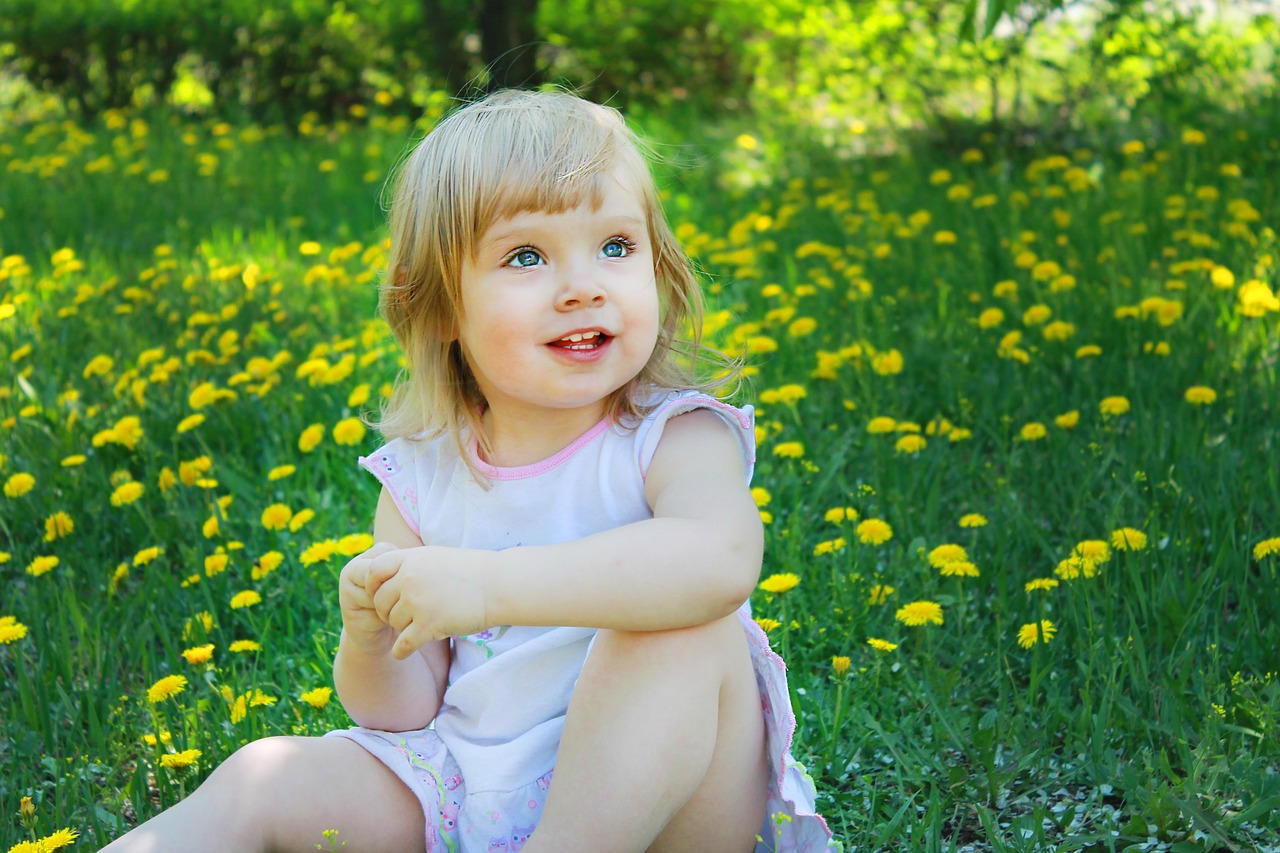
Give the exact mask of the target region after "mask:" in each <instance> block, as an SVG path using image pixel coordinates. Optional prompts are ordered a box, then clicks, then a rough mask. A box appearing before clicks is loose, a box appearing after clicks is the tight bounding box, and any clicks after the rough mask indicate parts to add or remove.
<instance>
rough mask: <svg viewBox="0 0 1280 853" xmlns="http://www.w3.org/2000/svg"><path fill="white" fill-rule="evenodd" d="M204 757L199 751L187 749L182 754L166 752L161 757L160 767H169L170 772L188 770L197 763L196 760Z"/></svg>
mask: <svg viewBox="0 0 1280 853" xmlns="http://www.w3.org/2000/svg"><path fill="white" fill-rule="evenodd" d="M201 755H203V753H202V752H200V750H198V749H186V750H183V751H182V752H166V753H165V754H164V755H162V756H160V766H161V767H167V768H169V769H170V770H186V769H187V768H188V767H190V766H191V765H193V764H195V763H196V759H197V758H199V757H200V756H201Z"/></svg>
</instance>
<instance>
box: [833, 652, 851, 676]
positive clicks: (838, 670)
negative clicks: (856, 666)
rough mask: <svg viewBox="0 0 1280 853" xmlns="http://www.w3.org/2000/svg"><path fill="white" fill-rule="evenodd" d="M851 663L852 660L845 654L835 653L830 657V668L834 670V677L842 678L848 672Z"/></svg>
mask: <svg viewBox="0 0 1280 853" xmlns="http://www.w3.org/2000/svg"><path fill="white" fill-rule="evenodd" d="M852 665H853V661H852V660H850V659H849V658H848V657H847V656H845V655H836V656H834V657H832V658H831V669H832V670H833V671H834V672H835V674H836V678H842V677H844V676H846V675H848V674H849V667H850V666H852Z"/></svg>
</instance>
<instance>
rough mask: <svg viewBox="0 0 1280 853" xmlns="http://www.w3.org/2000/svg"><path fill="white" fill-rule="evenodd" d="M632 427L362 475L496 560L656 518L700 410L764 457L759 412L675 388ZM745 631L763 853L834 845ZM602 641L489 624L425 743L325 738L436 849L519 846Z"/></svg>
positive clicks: (385, 464) (413, 448)
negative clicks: (402, 805)
mask: <svg viewBox="0 0 1280 853" xmlns="http://www.w3.org/2000/svg"><path fill="white" fill-rule="evenodd" d="M658 401H659V405H658V406H657V408H655V409H654V410H653V412H652V413H651V414H650V415H649V416H648V417H646V418H645V419H644V420H643V421H641V422H640V423H639V424H633V425H631V426H630V427H624V426H619V425H615V424H611V423H610V422H609V421H607V420H602V421H601V422H600V423H598V424H596V425H595V426H594V427H592V428H591V429H590V430H588V431H587V432H585V433H583V434H582V435H581V436H579V437H578V438H577V439H576V440H575V441H574V442H573V443H572V444H570V445H569V446H568V447H566V448H564V449H563V450H561V451H560V452H559V453H556V454H555V455H554V456H552V457H550V458H548V459H545V460H543V461H542V462H538V463H535V464H533V465H527V466H522V467H518V468H499V467H495V466H492V465H488V464H487V463H485V462H483V461H481V460H479V459H478V458H477V457H475V456H474V445H473V446H472V448H471V450H470V452H471V453H472V455H473V459H472V463H473V464H474V465H475V466H476V468H477V469H478V470H480V471H481V472H482V473H483V474H484V475H485V476H486V477H487V478H488V479H489V481H490V482H489V484H488V488H486V487H485V486H483V485H481V484H480V483H478V482H476V480H475V478H474V477H473V475H472V474H471V471H470V469H468V467H467V465H466V463H465V462H464V461H463V460H462V459H461V458H460V457H459V456H458V453H457V450H456V447H455V443H454V442H453V440H452V439H451V438H449V437H447V436H445V437H441V438H436V439H432V440H427V441H419V440H406V439H396V440H393V441H391V442H389V443H387V444H386V445H384V446H383V447H381V448H379V449H378V450H377V451H375V452H374V453H373V454H371V455H370V456H368V457H362V458H361V459H360V464H361V465H362V466H363V467H364V468H366V469H367V470H369V471H370V472H371V473H373V474H374V475H375V476H376V477H377V478H378V479H379V480H380V481H381V482H382V484H383V486H385V487H386V489H387V491H388V493H389V494H390V495H391V497H392V498H393V500H394V501H395V503H396V506H397V507H398V508H399V510H400V512H401V514H402V515H403V516H404V519H405V521H406V522H407V523H408V524H409V526H410V527H411V528H412V529H413V530H414V532H415V533H417V534H418V535H419V536H420V537H421V538H422V541H423V542H425V543H429V544H432V545H446V546H453V547H461V548H481V549H487V550H501V549H504V548H512V547H516V546H519V545H546V544H555V543H559V542H566V541H572V540H575V539H580V538H582V537H584V536H589V535H591V534H593V533H598V532H600V531H603V530H608V529H611V528H614V527H618V526H620V525H624V524H629V523H632V522H635V521H640V520H643V519H646V518H650V517H651V516H652V513H651V512H650V510H649V505H648V502H647V501H646V499H645V492H644V476H645V472H646V471H647V469H648V466H649V463H650V461H651V460H652V459H653V455H654V451H655V450H656V449H657V445H658V440H659V439H660V438H661V435H662V430H663V427H664V426H665V424H666V423H667V421H668V420H669V419H670V418H671V417H673V416H675V415H678V414H683V413H684V412H688V411H691V410H693V409H698V408H706V409H709V410H711V411H714V412H716V413H718V414H720V415H721V416H722V417H723V418H724V419H725V421H726V422H727V423H728V424H729V425H730V426H731V427H732V428H733V432H734V434H735V435H736V436H737V438H738V439H739V442H740V443H741V446H742V451H743V461H744V465H745V469H746V475H747V477H748V479H749V478H750V476H751V469H752V466H753V464H754V462H755V431H754V426H753V420H752V417H753V416H752V411H751V408H750V407H746V408H745V409H737V408H734V407H733V406H729V405H727V404H725V403H722V402H720V401H718V400H715V399H714V398H711V397H708V396H705V395H702V394H697V393H695V392H689V391H685V392H673V393H671V394H667V395H663V396H661V397H659V398H658ZM739 616H740V619H741V621H742V625H743V629H744V630H745V631H746V633H747V640H748V646H749V647H750V650H751V658H752V661H753V663H754V665H755V670H756V680H757V682H758V684H759V686H760V694H761V705H762V708H763V713H764V715H765V725H766V731H767V739H768V752H769V758H770V763H771V767H772V771H773V772H772V773H771V777H772V778H771V781H770V785H769V798H768V814H767V816H766V818H767V819H766V821H765V827H764V829H763V830H762V836H763V838H764V841H763V842H762V843H761V845H760V847H759V850H762V851H763V850H775V851H788V853H791V851H794V853H809V851H827V850H836V849H839V845H838V844H837V843H835V842H833V841H832V840H831V833H830V832H829V830H828V829H827V825H826V823H825V822H824V821H823V820H822V818H821V817H819V816H818V815H817V814H816V813H815V810H814V788H813V782H812V780H810V778H809V777H808V775H807V774H805V772H804V768H803V767H802V766H800V765H799V764H798V763H797V762H796V761H795V760H794V759H793V758H792V757H791V752H790V747H791V737H792V734H793V733H794V730H795V716H794V714H793V713H792V710H791V702H790V697H789V694H788V692H787V686H786V668H785V667H784V666H783V663H782V660H781V659H780V658H779V657H778V656H777V655H776V654H774V653H773V652H772V651H771V650H770V648H769V641H768V640H767V639H766V637H765V635H764V632H763V631H762V630H761V629H760V627H759V626H758V625H757V624H756V623H755V622H754V621H753V620H752V619H751V617H750V614H749V611H748V609H747V606H746V605H744V606H743V608H742V610H740V611H739ZM594 636H595V630H594V629H589V628H538V627H527V626H518V625H495V626H493V627H492V628H490V629H488V630H486V631H482V632H480V633H478V634H472V635H470V636H466V637H454V638H452V639H451V643H450V644H451V647H452V663H451V665H450V668H449V678H448V686H447V687H446V689H445V693H444V697H443V703H442V705H441V708H440V712H439V714H438V715H437V716H436V719H435V721H434V722H433V723H432V724H431V726H429V727H428V728H426V729H423V730H421V731H416V732H383V731H377V730H373V729H364V728H352V729H347V730H342V731H334V732H330V733H329V736H337V737H347V738H350V739H352V740H354V741H355V742H356V743H359V744H360V745H361V746H363V747H364V748H365V749H367V750H368V751H369V752H370V753H372V754H373V755H374V756H376V757H377V758H378V759H379V760H381V761H382V762H383V763H384V764H386V765H387V766H388V767H389V768H391V770H392V771H394V772H395V773H396V775H397V776H399V777H400V779H401V780H403V781H404V783H405V784H406V785H408V786H409V788H410V789H412V790H413V791H414V793H415V794H416V795H417V797H418V799H419V800H420V801H421V803H422V808H423V812H424V814H425V816H426V846H427V850H428V851H431V853H435V851H450V853H458V852H459V851H461V853H473V851H486V853H488V852H489V851H501V853H508V851H518V850H520V849H521V848H522V847H523V846H524V844H525V842H526V841H528V839H529V836H530V835H531V834H532V832H533V830H534V828H535V827H536V826H537V823H538V819H539V818H540V817H541V815H542V807H543V804H544V803H545V801H546V795H547V790H548V789H549V788H550V786H551V780H552V774H553V770H554V767H555V759H556V751H557V749H558V748H559V744H560V734H561V731H562V729H563V727H564V717H565V712H566V711H567V709H568V706H569V697H570V695H571V694H572V692H573V687H574V683H575V682H576V680H577V677H578V673H579V672H580V671H581V670H582V665H583V662H584V661H585V660H586V657H587V653H588V651H589V647H590V643H591V640H592V638H593V637H594Z"/></svg>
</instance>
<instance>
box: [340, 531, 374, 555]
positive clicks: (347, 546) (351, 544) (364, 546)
mask: <svg viewBox="0 0 1280 853" xmlns="http://www.w3.org/2000/svg"><path fill="white" fill-rule="evenodd" d="M372 547H373V536H372V535H370V534H368V533H352V534H350V535H348V536H343V537H342V538H341V539H339V540H338V544H337V545H336V546H335V548H336V550H337V552H338V553H339V554H341V555H343V556H344V557H354V556H355V555H356V554H359V553H362V552H364V551H368V550H369V549H370V548H372Z"/></svg>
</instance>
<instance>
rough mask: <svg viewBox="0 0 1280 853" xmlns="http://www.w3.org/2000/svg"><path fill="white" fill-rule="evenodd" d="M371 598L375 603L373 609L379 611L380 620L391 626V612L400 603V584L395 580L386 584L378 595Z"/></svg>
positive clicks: (379, 590)
mask: <svg viewBox="0 0 1280 853" xmlns="http://www.w3.org/2000/svg"><path fill="white" fill-rule="evenodd" d="M369 598H370V600H371V601H372V602H373V609H374V610H376V611H378V618H379V619H381V620H382V621H383V622H386V623H387V624H388V625H390V624H391V611H392V610H393V609H394V608H395V606H396V605H397V604H399V603H400V587H399V584H397V583H395V581H394V580H392V581H391V582H389V583H385V584H383V585H382V586H381V587H380V588H379V589H378V592H377V594H375V595H371V596H369ZM392 627H394V626H392Z"/></svg>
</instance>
